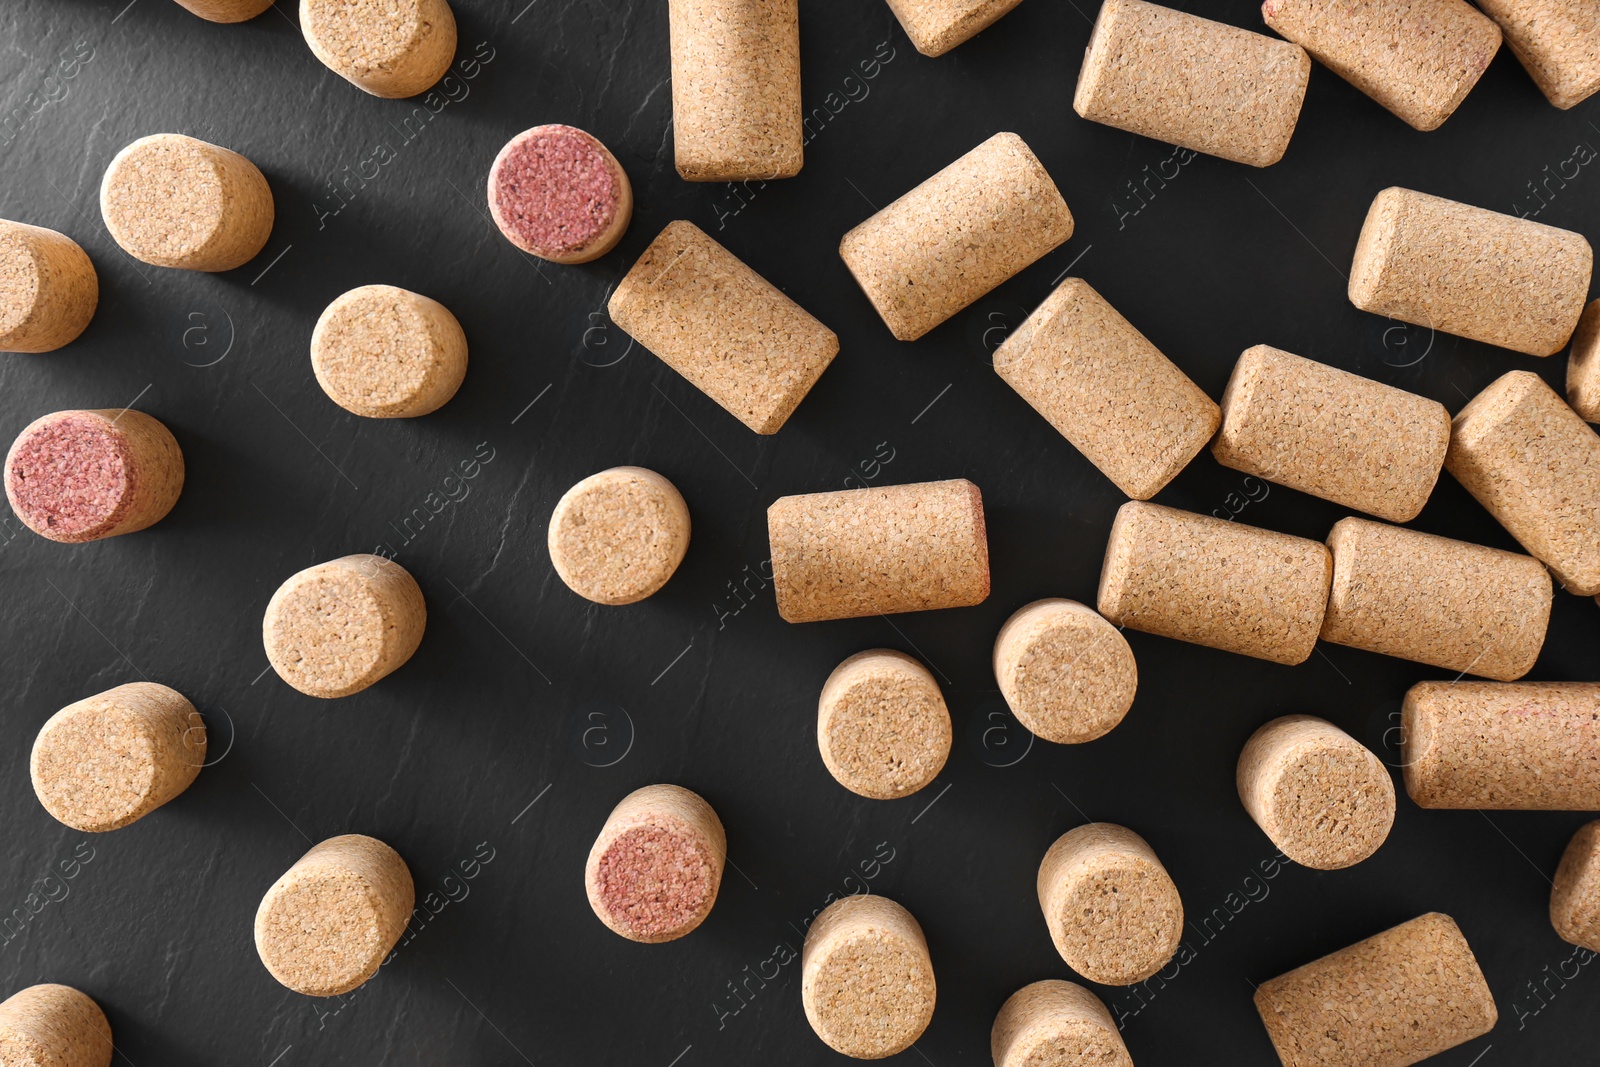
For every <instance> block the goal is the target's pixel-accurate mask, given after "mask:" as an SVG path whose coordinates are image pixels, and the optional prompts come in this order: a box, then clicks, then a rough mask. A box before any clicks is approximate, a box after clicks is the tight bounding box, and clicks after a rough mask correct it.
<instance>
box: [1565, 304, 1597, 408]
mask: <svg viewBox="0 0 1600 1067" xmlns="http://www.w3.org/2000/svg"><path fill="white" fill-rule="evenodd" d="M1567 403H1568V404H1570V405H1572V410H1573V411H1576V412H1577V413H1578V414H1579V415H1582V416H1583V420H1584V421H1585V422H1600V300H1596V301H1595V302H1594V303H1592V304H1590V305H1589V306H1588V308H1586V309H1585V310H1584V312H1583V317H1582V318H1581V319H1579V320H1578V330H1577V332H1576V333H1574V334H1573V335H1572V354H1571V355H1569V356H1568V357H1567Z"/></svg>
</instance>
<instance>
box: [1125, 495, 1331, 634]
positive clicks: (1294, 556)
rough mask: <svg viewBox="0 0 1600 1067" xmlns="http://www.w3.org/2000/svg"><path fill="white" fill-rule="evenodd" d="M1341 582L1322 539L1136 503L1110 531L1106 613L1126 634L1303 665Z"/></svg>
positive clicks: (1128, 508)
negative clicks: (1332, 589)
mask: <svg viewBox="0 0 1600 1067" xmlns="http://www.w3.org/2000/svg"><path fill="white" fill-rule="evenodd" d="M1332 576H1333V562H1332V559H1331V558H1330V556H1329V554H1328V550H1327V548H1326V547H1324V546H1323V545H1321V544H1319V543H1318V542H1316V541H1309V540H1307V539H1306V538H1304V537H1292V536H1290V535H1289V534H1283V533H1277V532H1276V531H1273V530H1262V529H1259V528H1257V527H1254V526H1246V525H1244V524H1243V523H1238V522H1227V521H1225V520H1223V519H1218V518H1213V517H1212V516H1210V515H1196V514H1194V513H1193V512H1188V511H1179V510H1178V509H1176V508H1168V507H1162V506H1161V505H1159V504H1148V503H1145V502H1143V501H1138V500H1130V501H1128V503H1126V504H1124V505H1122V507H1121V508H1120V509H1119V510H1118V511H1117V519H1116V521H1115V522H1114V523H1112V525H1111V539H1110V541H1109V542H1108V543H1107V544H1106V559H1105V564H1104V566H1103V567H1102V568H1101V570H1100V592H1099V597H1098V607H1099V608H1100V614H1102V615H1104V616H1105V617H1106V618H1107V619H1109V620H1110V621H1111V622H1113V623H1115V624H1117V625H1118V626H1127V627H1131V628H1133V629H1135V630H1142V631H1144V632H1145V633H1152V634H1160V635H1161V636H1162V637H1172V638H1176V639H1177V640H1179V641H1192V642H1194V643H1195V644H1197V645H1208V646H1210V647H1211V648H1220V649H1223V650H1224V651H1227V652H1237V653H1239V654H1241V655H1245V656H1255V657H1256V658H1257V659H1265V660H1271V661H1272V662H1274V663H1286V664H1295V663H1304V662H1305V661H1306V660H1307V659H1309V658H1310V657H1311V651H1312V649H1314V648H1315V647H1316V644H1317V633H1318V632H1319V631H1320V630H1321V629H1322V615H1323V611H1324V610H1325V609H1326V607H1327V602H1328V584H1329V582H1330V580H1331V579H1332Z"/></svg>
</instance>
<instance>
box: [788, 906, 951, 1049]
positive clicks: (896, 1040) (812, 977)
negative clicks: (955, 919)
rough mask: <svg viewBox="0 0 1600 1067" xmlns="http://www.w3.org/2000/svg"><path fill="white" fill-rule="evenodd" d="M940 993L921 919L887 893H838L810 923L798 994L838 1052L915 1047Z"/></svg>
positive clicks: (808, 1016)
mask: <svg viewBox="0 0 1600 1067" xmlns="http://www.w3.org/2000/svg"><path fill="white" fill-rule="evenodd" d="M937 993H938V990H937V986H936V984H935V982H934V979H933V961H932V959H931V958H930V957H929V955H928V942H927V939H926V938H924V937H923V935H922V927H921V926H919V925H918V924H917V920H916V919H914V918H913V917H912V915H911V913H910V912H909V911H907V910H906V909H905V908H903V907H901V906H900V905H899V904H896V903H895V902H894V901H892V900H889V899H888V898H887V897H880V896H872V895H857V896H849V897H845V898H844V899H842V900H836V901H834V902H833V903H832V904H829V905H828V906H827V907H826V908H824V909H823V910H822V914H820V915H818V916H817V917H816V918H815V919H813V920H812V922H811V927H810V929H809V930H807V931H806V941H805V945H804V947H802V948H801V950H800V1001H801V1004H802V1005H803V1006H804V1008H805V1013H806V1021H807V1022H809V1023H810V1024H811V1029H812V1030H814V1031H816V1034H817V1036H818V1037H820V1038H822V1040H823V1043H824V1044H826V1045H827V1046H828V1047H829V1048H831V1049H833V1050H834V1051H835V1052H841V1053H843V1054H844V1055H846V1056H851V1057H854V1058H855V1059H858V1060H877V1059H883V1058H884V1057H885V1056H893V1055H894V1054H895V1053H897V1052H903V1051H904V1050H906V1049H908V1048H910V1047H911V1045H912V1043H913V1042H914V1041H916V1040H917V1038H919V1037H921V1036H922V1032H923V1031H924V1030H926V1029H927V1028H928V1023H929V1022H930V1021H931V1020H932V1019H933V1005H934V1000H935V999H936V996H937Z"/></svg>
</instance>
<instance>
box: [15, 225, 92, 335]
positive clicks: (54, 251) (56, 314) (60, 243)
mask: <svg viewBox="0 0 1600 1067" xmlns="http://www.w3.org/2000/svg"><path fill="white" fill-rule="evenodd" d="M99 302H100V278H99V276H98V275H96V274H95V271H94V264H93V263H91V262H89V257H88V255H86V254H85V253H84V251H83V249H82V248H79V247H78V243H77V242H76V241H74V240H73V239H72V238H70V237H68V236H66V235H65V234H60V233H57V232H56V231H54V230H47V229H45V228H44V227H42V226H29V225H28V224H27V223H25V222H9V221H7V220H5V219H0V352H54V351H55V350H56V349H58V348H60V347H62V346H63V345H66V344H70V343H71V342H72V341H75V340H77V338H78V335H79V334H81V333H82V332H83V331H84V329H85V328H86V327H87V326H88V325H89V320H90V319H92V318H94V309H95V307H96V305H98V304H99Z"/></svg>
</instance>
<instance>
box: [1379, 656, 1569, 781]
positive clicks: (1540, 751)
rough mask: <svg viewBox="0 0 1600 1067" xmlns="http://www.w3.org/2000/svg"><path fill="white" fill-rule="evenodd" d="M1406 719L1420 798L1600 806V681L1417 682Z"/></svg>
mask: <svg viewBox="0 0 1600 1067" xmlns="http://www.w3.org/2000/svg"><path fill="white" fill-rule="evenodd" d="M1400 728H1401V739H1400V741H1401V755H1402V758H1403V760H1404V766H1405V776H1406V792H1407V793H1410V794H1411V799H1412V800H1414V801H1416V803H1417V806H1418V807H1422V808H1452V809H1462V808H1489V809H1491V810H1500V811H1600V759H1596V758H1595V752H1596V751H1597V750H1600V682H1418V683H1417V684H1416V685H1414V686H1412V687H1411V688H1410V689H1409V690H1408V691H1407V692H1406V698H1405V702H1404V703H1403V704H1402V705H1401V707H1400Z"/></svg>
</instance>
